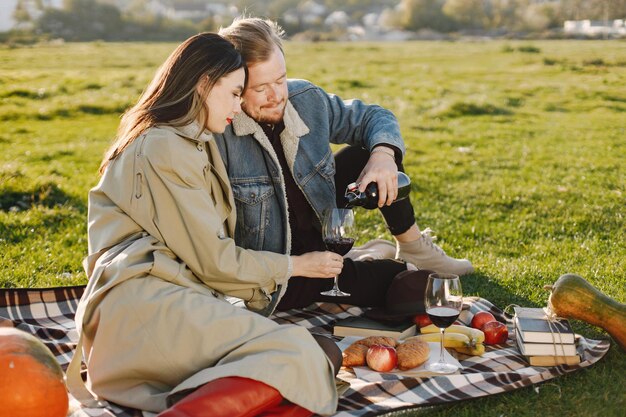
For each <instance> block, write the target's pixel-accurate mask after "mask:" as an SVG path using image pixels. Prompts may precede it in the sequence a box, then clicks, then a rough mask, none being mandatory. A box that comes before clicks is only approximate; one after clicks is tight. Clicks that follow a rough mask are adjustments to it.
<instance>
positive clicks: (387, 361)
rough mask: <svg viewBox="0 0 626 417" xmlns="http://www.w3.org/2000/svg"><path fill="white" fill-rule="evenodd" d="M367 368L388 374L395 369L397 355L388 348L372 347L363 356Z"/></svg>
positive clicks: (382, 346) (393, 350) (381, 346)
mask: <svg viewBox="0 0 626 417" xmlns="http://www.w3.org/2000/svg"><path fill="white" fill-rule="evenodd" d="M365 360H366V361H367V366H369V367H370V368H372V369H373V370H375V371H378V372H389V371H391V370H392V369H393V368H395V367H396V364H397V363H398V355H397V354H396V350H395V349H394V348H392V347H390V346H384V345H372V346H370V348H369V349H368V350H367V355H366V356H365Z"/></svg>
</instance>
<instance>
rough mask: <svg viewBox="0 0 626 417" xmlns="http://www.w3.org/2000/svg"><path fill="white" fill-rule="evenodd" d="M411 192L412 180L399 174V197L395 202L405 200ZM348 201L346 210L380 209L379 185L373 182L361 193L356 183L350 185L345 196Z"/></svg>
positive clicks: (402, 173)
mask: <svg viewBox="0 0 626 417" xmlns="http://www.w3.org/2000/svg"><path fill="white" fill-rule="evenodd" d="M410 191H411V179H410V178H409V176H408V175H406V174H405V173H404V172H398V196H397V197H396V199H395V200H394V202H396V201H398V200H402V199H405V198H407V197H408V196H409V192H410ZM344 197H345V200H346V208H352V207H363V208H366V209H369V210H371V209H375V208H377V207H378V185H377V184H376V183H375V182H371V183H369V184H368V185H367V187H366V188H365V191H363V192H361V191H359V185H358V184H357V183H356V182H353V183H352V184H348V186H347V187H346V192H345V194H344Z"/></svg>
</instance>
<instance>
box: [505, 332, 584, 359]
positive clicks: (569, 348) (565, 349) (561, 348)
mask: <svg viewBox="0 0 626 417" xmlns="http://www.w3.org/2000/svg"><path fill="white" fill-rule="evenodd" d="M515 336H516V339H517V347H518V348H519V351H520V352H521V354H522V355H524V356H574V355H576V345H575V344H573V343H569V344H562V343H529V342H524V341H523V340H522V339H521V337H520V333H519V332H515Z"/></svg>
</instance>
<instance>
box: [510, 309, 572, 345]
mask: <svg viewBox="0 0 626 417" xmlns="http://www.w3.org/2000/svg"><path fill="white" fill-rule="evenodd" d="M513 310H514V311H515V317H514V319H513V320H514V322H515V329H516V332H517V333H518V334H519V335H520V337H521V339H522V341H523V342H525V343H528V342H531V343H550V344H551V343H559V344H572V343H574V339H575V335H574V331H573V330H572V327H571V326H570V324H569V321H567V320H565V319H559V321H550V320H548V318H547V317H546V315H545V312H544V311H543V309H542V308H525V307H514V308H513Z"/></svg>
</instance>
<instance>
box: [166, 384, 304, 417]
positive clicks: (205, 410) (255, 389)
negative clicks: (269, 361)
mask: <svg viewBox="0 0 626 417" xmlns="http://www.w3.org/2000/svg"><path fill="white" fill-rule="evenodd" d="M282 400H283V397H282V396H281V395H280V393H279V392H278V390H276V389H275V388H272V387H270V386H269V385H267V384H264V383H262V382H259V381H255V380H253V379H248V378H241V377H235V376H233V377H226V378H219V379H216V380H214V381H211V382H209V383H207V384H204V385H203V386H201V387H200V388H198V389H196V390H195V391H194V392H192V393H191V394H189V395H188V396H186V397H185V398H183V399H182V400H180V401H179V402H177V403H176V404H174V405H173V406H172V407H170V408H168V409H167V410H165V411H163V412H162V413H160V414H159V415H158V417H256V416H258V415H259V414H260V413H261V412H263V411H264V410H267V409H272V408H274V407H276V406H278V405H280V403H281V402H282ZM308 415H310V414H308ZM272 416H274V415H272ZM280 416H283V414H276V415H275V417H280ZM284 416H285V417H300V415H299V414H294V415H293V416H292V415H291V414H284ZM303 416H304V415H303ZM268 417H269V416H268Z"/></svg>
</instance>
